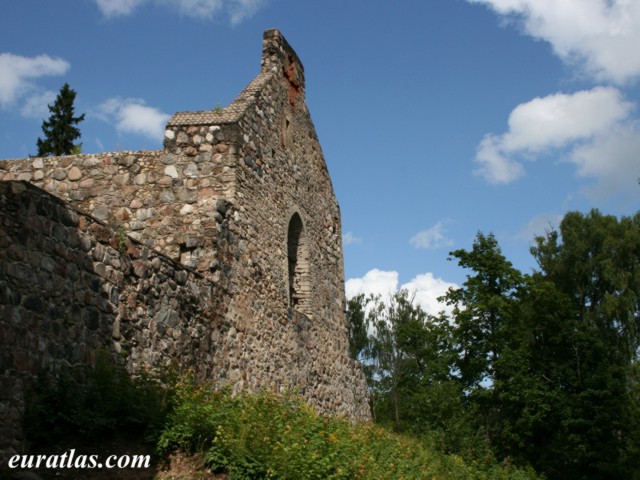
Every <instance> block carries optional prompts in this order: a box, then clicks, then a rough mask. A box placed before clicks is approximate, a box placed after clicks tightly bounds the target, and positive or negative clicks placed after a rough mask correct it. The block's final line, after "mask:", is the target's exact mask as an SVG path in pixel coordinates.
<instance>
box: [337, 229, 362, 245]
mask: <svg viewBox="0 0 640 480" xmlns="http://www.w3.org/2000/svg"><path fill="white" fill-rule="evenodd" d="M342 245H344V246H345V247H346V246H347V245H362V238H360V237H356V236H355V235H354V234H353V233H351V232H347V233H344V234H342Z"/></svg>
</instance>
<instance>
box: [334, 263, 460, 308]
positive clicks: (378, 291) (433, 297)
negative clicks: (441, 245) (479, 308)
mask: <svg viewBox="0 0 640 480" xmlns="http://www.w3.org/2000/svg"><path fill="white" fill-rule="evenodd" d="M451 287H453V288H458V286H457V285H456V284H455V283H450V282H447V281H445V280H442V279H441V278H436V277H434V276H433V274H432V273H423V274H420V275H417V276H416V277H415V278H414V279H413V280H411V281H409V282H407V283H405V284H403V285H402V286H401V287H400V289H401V290H402V289H406V290H408V292H409V295H410V296H413V298H414V301H415V302H416V304H418V305H420V307H422V309H423V310H424V311H425V312H427V313H429V314H431V315H437V314H438V313H439V312H440V311H442V310H445V311H447V312H450V308H449V307H447V306H446V305H444V304H442V303H440V302H438V300H437V298H438V297H440V296H442V295H444V294H445V293H446V292H447V290H448V289H449V288H451ZM397 291H398V272H394V271H390V272H385V271H382V270H378V269H373V270H370V271H368V272H367V273H366V274H365V275H364V276H363V277H361V278H350V279H349V280H347V282H346V283H345V292H346V295H347V298H353V297H354V296H356V295H358V294H360V293H364V294H365V296H368V295H370V294H373V295H380V296H381V298H382V300H383V301H384V300H387V299H388V298H389V297H390V296H391V295H393V294H394V293H396V292H397Z"/></svg>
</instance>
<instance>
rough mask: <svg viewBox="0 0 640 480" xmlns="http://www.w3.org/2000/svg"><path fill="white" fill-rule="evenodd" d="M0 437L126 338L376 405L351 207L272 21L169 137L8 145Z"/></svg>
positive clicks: (155, 352) (308, 392)
mask: <svg viewBox="0 0 640 480" xmlns="http://www.w3.org/2000/svg"><path fill="white" fill-rule="evenodd" d="M0 180H2V181H0V345H1V346H2V348H1V352H0V365H1V368H0V453H10V452H12V451H15V450H18V449H19V448H20V444H21V442H22V440H23V439H22V432H21V427H20V418H21V415H22V412H23V409H24V394H25V390H26V389H27V388H28V386H29V384H30V382H32V381H33V379H34V378H35V376H36V375H38V374H39V373H40V372H42V371H46V372H50V373H51V374H53V375H55V374H57V373H59V372H63V371H65V372H69V371H73V370H74V369H78V368H83V367H84V366H86V365H91V364H93V362H95V358H96V354H97V352H98V351H99V350H101V349H105V348H106V349H108V350H109V351H112V352H114V353H118V354H119V355H120V356H121V357H122V358H123V359H124V362H125V364H126V367H127V369H128V370H129V371H130V372H131V373H134V374H135V373H136V372H141V371H145V370H153V369H163V368H167V367H170V366H177V367H178V368H180V369H182V370H185V369H188V368H191V369H193V370H194V371H195V372H196V374H197V375H198V376H199V377H201V378H207V379H210V380H212V381H214V382H215V383H216V384H218V385H220V386H223V385H228V386H230V387H231V388H232V389H233V390H234V391H236V392H239V391H241V390H259V389H268V390H273V391H280V390H283V389H287V388H294V389H297V390H298V391H299V392H300V393H301V394H302V395H303V396H304V397H305V398H306V399H307V400H308V402H309V403H310V404H311V405H313V406H314V407H316V408H317V409H318V410H319V411H321V412H330V413H334V414H340V415H346V416H348V417H350V418H356V419H369V418H370V411H369V405H368V394H367V389H366V382H365V379H364V376H363V373H362V370H361V368H360V367H359V365H358V364H357V363H356V362H354V361H352V360H351V359H349V357H348V354H347V353H348V332H347V325H346V319H345V314H344V310H345V303H346V302H345V295H344V273H343V257H342V243H341V225H340V210H339V207H338V203H337V201H336V198H335V195H334V192H333V187H332V185H331V180H330V178H329V173H328V171H327V167H326V164H325V161H324V158H323V155H322V151H321V148H320V144H319V143H318V139H317V136H316V132H315V129H314V126H313V123H312V121H311V118H310V115H309V112H308V110H307V107H306V104H305V79H304V70H303V67H302V64H301V63H300V60H299V59H298V57H297V55H296V53H295V52H294V51H293V49H292V48H291V47H290V46H289V45H288V43H287V42H286V40H285V39H284V38H283V36H282V35H281V34H280V32H278V31H277V30H268V31H266V32H265V34H264V41H263V54H262V68H261V72H260V74H259V75H258V76H257V77H256V78H255V79H254V80H253V81H252V82H251V83H250V84H249V85H248V86H247V88H245V90H244V91H243V92H242V93H241V94H240V96H239V97H238V98H237V99H236V100H235V101H234V102H233V103H231V105H229V106H228V107H226V108H224V109H222V108H215V109H213V110H205V111H198V112H185V113H177V114H175V115H174V116H173V117H172V118H171V120H170V121H169V123H168V124H167V127H166V131H165V138H164V148H163V150H159V151H139V152H114V153H103V154H95V155H93V154H91V155H73V156H65V157H47V158H29V159H23V160H7V161H0Z"/></svg>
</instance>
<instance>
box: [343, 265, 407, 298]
mask: <svg viewBox="0 0 640 480" xmlns="http://www.w3.org/2000/svg"><path fill="white" fill-rule="evenodd" d="M344 288H345V293H346V295H347V298H352V297H354V296H356V295H358V294H360V293H364V294H365V295H366V296H368V295H370V294H373V295H380V296H381V297H382V298H386V297H388V296H389V295H390V294H393V293H395V292H396V291H397V290H398V272H393V271H391V272H385V271H382V270H378V269H377V268H374V269H373V270H369V271H368V272H367V273H366V274H365V275H364V277H361V278H350V279H349V280H347V281H346V282H345V285H344Z"/></svg>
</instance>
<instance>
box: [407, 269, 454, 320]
mask: <svg viewBox="0 0 640 480" xmlns="http://www.w3.org/2000/svg"><path fill="white" fill-rule="evenodd" d="M450 288H458V285H456V284H455V283H451V282H447V281H445V280H443V279H441V278H436V277H434V276H433V273H431V272H428V273H422V274H420V275H418V276H416V277H415V278H414V279H413V280H411V281H410V282H407V283H405V284H403V285H401V286H400V289H401V290H408V291H409V293H410V294H412V295H414V300H415V302H416V303H417V304H418V305H420V306H421V307H422V309H423V310H424V311H425V312H427V313H429V314H431V315H437V314H438V313H440V312H441V311H443V310H444V311H445V312H447V313H451V307H449V306H448V305H445V304H443V303H441V302H439V301H438V298H439V297H441V296H443V295H444V294H445V293H447V291H448V290H449V289H450Z"/></svg>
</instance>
